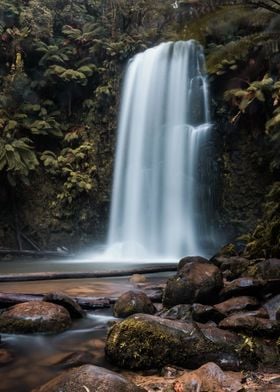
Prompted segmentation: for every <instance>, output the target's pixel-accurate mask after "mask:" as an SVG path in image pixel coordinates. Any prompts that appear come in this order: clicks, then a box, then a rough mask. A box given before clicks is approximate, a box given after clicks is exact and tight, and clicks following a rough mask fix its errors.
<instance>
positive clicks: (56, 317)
mask: <svg viewBox="0 0 280 392" xmlns="http://www.w3.org/2000/svg"><path fill="white" fill-rule="evenodd" d="M70 325H71V317H70V315H69V312H68V311H67V310H66V309H65V308H63V307H62V306H59V305H55V304H52V303H48V302H43V301H32V302H24V303H22V304H18V305H15V306H12V307H11V308H9V309H7V310H6V311H4V312H3V313H2V314H1V315H0V332H4V333H32V332H53V333H54V332H62V331H64V330H65V329H67V328H68V327H69V326H70Z"/></svg>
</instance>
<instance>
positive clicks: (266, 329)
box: [219, 313, 280, 338]
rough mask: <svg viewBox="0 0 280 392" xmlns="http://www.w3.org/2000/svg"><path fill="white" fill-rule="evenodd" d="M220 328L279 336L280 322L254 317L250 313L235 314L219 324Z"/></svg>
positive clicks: (251, 333)
mask: <svg viewBox="0 0 280 392" xmlns="http://www.w3.org/2000/svg"><path fill="white" fill-rule="evenodd" d="M219 327H220V328H225V329H230V330H233V331H237V332H245V333H248V334H250V335H259V336H267V337H275V338H278V337H279V334H280V323H279V322H278V321H275V320H267V319H264V318H260V317H254V316H251V315H250V314H246V313H245V314H242V313H240V314H233V315H231V316H229V317H227V318H225V319H224V320H222V321H221V322H220V324H219Z"/></svg>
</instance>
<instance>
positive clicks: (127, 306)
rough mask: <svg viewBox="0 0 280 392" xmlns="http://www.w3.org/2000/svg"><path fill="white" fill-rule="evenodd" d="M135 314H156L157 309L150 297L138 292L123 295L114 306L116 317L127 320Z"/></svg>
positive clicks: (128, 292)
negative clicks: (126, 318)
mask: <svg viewBox="0 0 280 392" xmlns="http://www.w3.org/2000/svg"><path fill="white" fill-rule="evenodd" d="M135 313H146V314H154V313H156V308H155V306H154V305H153V303H152V301H151V300H150V299H149V297H148V296H147V295H146V294H145V293H143V292H142V291H138V290H133V291H132V290H131V291H127V292H126V293H124V294H122V295H121V296H120V297H119V299H118V300H117V302H116V303H115V305H114V316H115V317H121V318H125V317H128V316H131V315H132V314H135Z"/></svg>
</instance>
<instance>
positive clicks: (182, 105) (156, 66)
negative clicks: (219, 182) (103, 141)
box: [108, 41, 212, 258]
mask: <svg viewBox="0 0 280 392" xmlns="http://www.w3.org/2000/svg"><path fill="white" fill-rule="evenodd" d="M204 69H205V63H204V54H203V49H202V48H201V46H200V45H198V44H197V43H196V42H194V41H187V42H183V41H179V42H176V43H171V42H170V43H163V44H161V45H159V46H157V47H155V48H152V49H148V50H146V51H145V52H144V53H141V54H138V55H136V56H135V57H134V58H133V59H132V61H131V62H130V63H129V66H128V69H127V73H126V77H125V83H124V91H123V98H122V105H121V113H120V121H119V130H118V144H117V154H116V162H115V173H114V184H113V200H112V205H111V216H110V227H109V237H108V247H109V248H111V250H112V249H113V250H115V251H116V250H119V256H120V257H125V256H127V257H131V258H135V257H136V258H137V257H138V258H141V257H149V258H153V257H160V258H162V257H172V258H178V257H181V256H185V255H195V254H202V255H203V254H205V253H207V252H206V251H205V249H206V247H207V244H209V242H211V231H212V230H211V225H210V223H209V218H210V217H211V209H212V194H211V187H210V185H209V181H208V179H209V175H208V173H207V166H209V165H208V163H207V159H206V155H207V154H206V153H205V148H206V146H207V141H208V139H209V133H210V128H211V126H210V115H209V103H208V85H207V80H206V75H205V70H204ZM209 212H210V213H209Z"/></svg>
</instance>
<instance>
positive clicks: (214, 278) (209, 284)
mask: <svg viewBox="0 0 280 392" xmlns="http://www.w3.org/2000/svg"><path fill="white" fill-rule="evenodd" d="M222 286H223V279H222V274H221V272H220V270H219V269H218V268H217V267H216V266H215V265H212V264H210V263H208V264H207V263H200V262H190V263H187V264H185V265H184V266H183V267H182V268H181V269H180V270H179V271H178V273H177V274H176V275H175V276H174V277H172V278H170V279H169V280H168V281H167V284H166V288H165V291H164V295H163V305H164V306H166V307H172V306H175V305H178V304H189V303H194V302H198V303H202V304H209V303H211V302H213V301H214V300H215V298H216V297H217V294H218V292H219V291H220V289H221V288H222Z"/></svg>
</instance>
